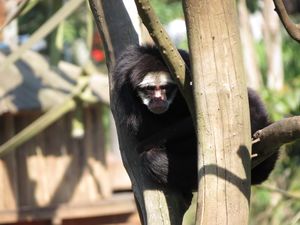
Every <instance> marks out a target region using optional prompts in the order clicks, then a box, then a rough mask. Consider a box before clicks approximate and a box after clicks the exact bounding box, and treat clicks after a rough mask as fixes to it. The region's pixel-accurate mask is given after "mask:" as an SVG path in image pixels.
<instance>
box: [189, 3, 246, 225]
mask: <svg viewBox="0 0 300 225" xmlns="http://www.w3.org/2000/svg"><path fill="white" fill-rule="evenodd" d="M184 12H185V17H186V21H187V28H188V40H189V49H190V57H191V62H192V73H193V87H194V97H195V104H196V106H195V108H196V120H197V125H198V127H197V130H198V143H199V146H198V170H199V171H198V177H199V188H198V202H197V204H198V208H197V220H196V224H207V225H208V224H209V225H213V224H216V225H222V224H230V225H235V224H236V225H242V224H248V214H249V201H250V153H249V152H250V148H251V147H250V123H249V121H250V120H249V119H250V118H249V108H248V107H249V106H248V100H247V91H246V82H245V76H244V68H243V62H242V52H241V41H240V34H239V29H238V17H237V11H236V3H235V1H234V0H213V1H209V2H208V1H201V0H200V1H199V0H186V1H184Z"/></svg>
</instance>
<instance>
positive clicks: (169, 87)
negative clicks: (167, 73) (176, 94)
mask: <svg viewBox="0 0 300 225" xmlns="http://www.w3.org/2000/svg"><path fill="white" fill-rule="evenodd" d="M161 89H163V90H166V92H172V91H174V90H175V89H176V85H175V84H167V85H163V86H161Z"/></svg>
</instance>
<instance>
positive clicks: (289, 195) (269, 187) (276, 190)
mask: <svg viewBox="0 0 300 225" xmlns="http://www.w3.org/2000/svg"><path fill="white" fill-rule="evenodd" d="M257 187H258V188H260V189H265V190H267V191H272V192H277V193H279V194H281V195H282V196H283V197H285V198H291V199H295V200H300V195H296V194H293V193H290V192H288V191H285V190H282V189H280V188H276V187H271V186H268V185H262V184H261V185H257Z"/></svg>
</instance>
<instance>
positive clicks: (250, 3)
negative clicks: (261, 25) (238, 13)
mask: <svg viewBox="0 0 300 225" xmlns="http://www.w3.org/2000/svg"><path fill="white" fill-rule="evenodd" d="M246 5H247V8H248V9H249V11H250V12H251V13H254V12H255V11H256V10H258V9H259V2H258V0H246Z"/></svg>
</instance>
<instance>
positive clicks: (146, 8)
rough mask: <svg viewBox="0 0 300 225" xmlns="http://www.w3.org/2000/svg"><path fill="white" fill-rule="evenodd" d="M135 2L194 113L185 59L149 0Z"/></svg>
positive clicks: (136, 0)
mask: <svg viewBox="0 0 300 225" xmlns="http://www.w3.org/2000/svg"><path fill="white" fill-rule="evenodd" d="M135 3H136V6H137V9H138V12H139V15H140V17H141V19H142V22H143V24H144V25H145V26H146V27H147V29H148V31H149V33H150V35H151V37H152V38H153V40H154V42H155V44H156V45H157V47H158V48H159V50H160V52H161V53H162V56H163V58H164V61H165V62H166V64H167V66H168V67H169V70H170V71H171V76H172V78H173V79H174V80H175V81H176V83H177V85H178V87H179V90H180V91H181V93H182V94H183V96H184V98H185V100H186V102H187V104H188V107H189V109H190V112H191V113H192V114H194V103H193V93H192V88H191V78H190V77H189V76H186V75H185V69H186V68H185V63H184V61H183V59H182V58H181V56H180V54H179V52H178V51H177V49H176V47H175V46H174V44H173V43H172V42H171V40H170V38H169V36H168V34H167V33H166V31H165V29H164V28H163V26H162V24H161V23H160V21H159V19H158V17H157V16H156V14H155V12H154V10H153V8H152V7H151V4H150V2H149V0H135Z"/></svg>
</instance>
